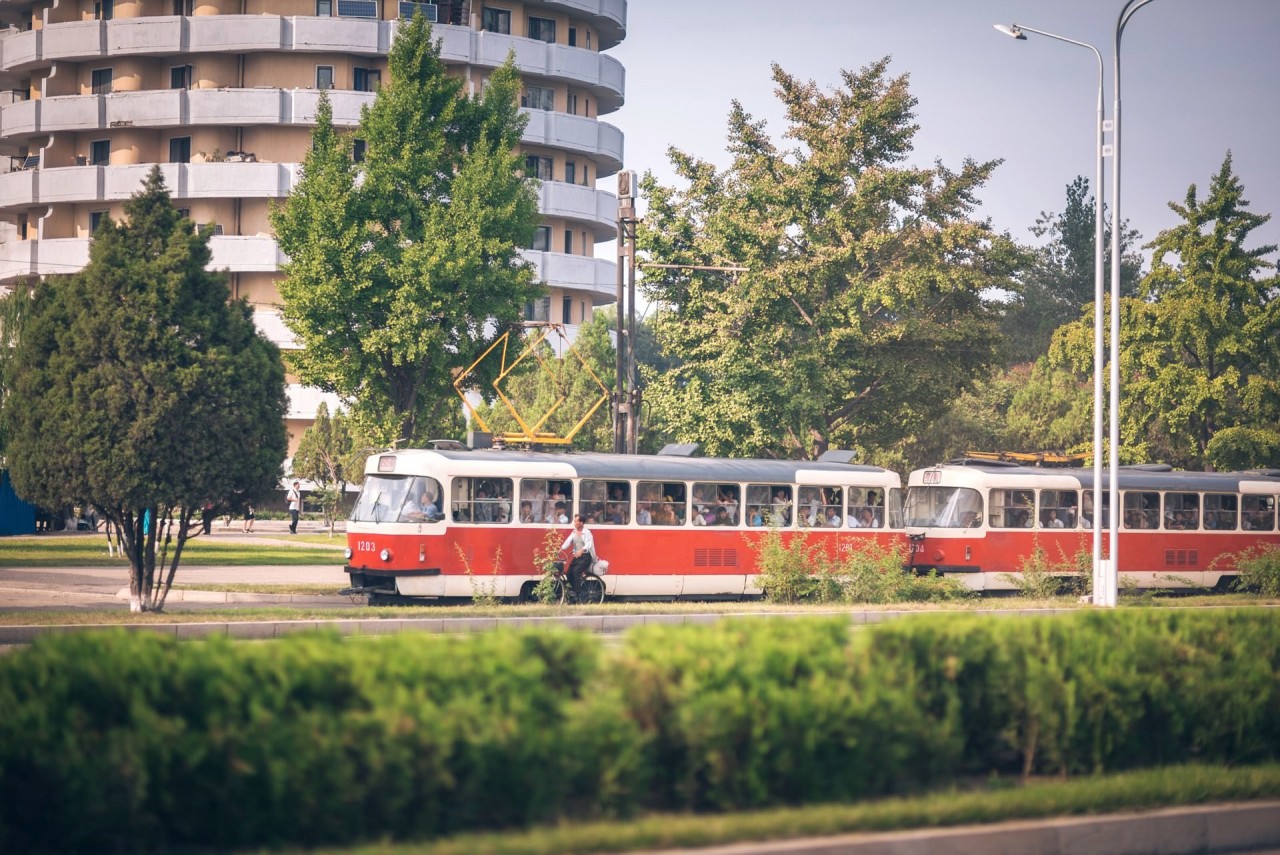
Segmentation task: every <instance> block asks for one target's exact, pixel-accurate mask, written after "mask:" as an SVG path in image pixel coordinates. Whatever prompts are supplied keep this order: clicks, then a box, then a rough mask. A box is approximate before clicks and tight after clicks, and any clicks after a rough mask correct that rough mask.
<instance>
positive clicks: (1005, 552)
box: [903, 459, 1280, 591]
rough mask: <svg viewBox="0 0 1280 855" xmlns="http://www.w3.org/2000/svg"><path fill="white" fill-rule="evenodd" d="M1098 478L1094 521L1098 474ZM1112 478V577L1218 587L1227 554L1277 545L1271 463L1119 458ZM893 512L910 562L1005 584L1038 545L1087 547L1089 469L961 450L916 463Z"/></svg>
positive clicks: (977, 583)
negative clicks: (1209, 466)
mask: <svg viewBox="0 0 1280 855" xmlns="http://www.w3.org/2000/svg"><path fill="white" fill-rule="evenodd" d="M1103 489H1104V492H1103V507H1102V523H1103V527H1104V532H1105V529H1106V527H1107V525H1108V521H1109V513H1110V504H1109V502H1110V497H1109V494H1108V492H1107V490H1109V481H1108V478H1107V477H1106V475H1105V474H1104V478H1103ZM1119 489H1120V502H1121V505H1120V507H1121V514H1120V523H1119V535H1120V547H1119V551H1120V566H1119V568H1118V572H1119V574H1120V578H1121V580H1122V582H1127V583H1129V584H1135V585H1137V586H1138V587H1158V588H1172V587H1188V586H1204V587H1210V588H1214V587H1217V588H1222V587H1225V585H1226V584H1227V583H1229V582H1230V581H1231V580H1232V579H1234V578H1235V576H1236V568H1235V565H1234V560H1233V559H1234V557H1235V556H1236V555H1238V554H1240V553H1241V552H1243V551H1245V550H1249V549H1253V548H1256V547H1258V546H1260V545H1264V544H1270V545H1275V546H1280V531H1277V521H1276V503H1277V500H1278V499H1280V470H1276V469H1266V470H1251V471H1246V472H1185V471H1178V470H1174V469H1172V468H1171V467H1169V466H1166V465H1162V464H1147V465H1138V466H1122V467H1120V471H1119ZM903 515H904V517H905V523H906V532H907V536H908V538H909V539H910V541H911V563H912V566H914V567H915V568H916V569H917V570H920V571H925V570H936V571H938V572H939V573H942V574H944V575H947V576H955V577H958V578H960V579H961V580H963V581H964V582H965V584H966V585H968V587H970V588H973V589H975V590H980V591H984V590H987V591H989V590H1011V589H1013V588H1015V587H1016V582H1015V581H1014V580H1013V579H1010V578H1008V576H1009V574H1016V573H1018V572H1020V571H1021V570H1022V567H1023V562H1024V561H1025V560H1026V559H1027V558H1029V557H1030V556H1032V555H1033V554H1035V552H1036V550H1037V549H1040V550H1043V552H1044V555H1045V557H1046V559H1047V561H1048V562H1049V563H1050V564H1051V565H1053V564H1056V565H1058V566H1062V567H1067V566H1070V565H1071V564H1072V563H1073V562H1074V560H1075V558H1076V556H1078V555H1080V554H1081V553H1084V554H1087V555H1090V556H1091V555H1092V552H1093V471H1092V469H1088V470H1085V469H1054V468H1039V467H1028V466H1019V465H1016V464H1012V463H1005V462H999V461H990V460H971V459H965V460H960V461H953V462H952V463H950V464H945V465H939V466H931V467H929V468H927V469H918V470H916V471H915V472H912V473H911V475H910V477H909V478H908V481H907V495H906V499H905V503H904V508H903ZM1106 548H1107V537H1106V536H1105V534H1104V537H1103V550H1104V553H1105V550H1106ZM1104 557H1105V555H1104Z"/></svg>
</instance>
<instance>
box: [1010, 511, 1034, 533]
mask: <svg viewBox="0 0 1280 855" xmlns="http://www.w3.org/2000/svg"><path fill="white" fill-rule="evenodd" d="M1013 527H1014V528H1031V511H1030V510H1028V509H1027V508H1014V511H1013Z"/></svg>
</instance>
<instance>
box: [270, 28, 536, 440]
mask: <svg viewBox="0 0 1280 855" xmlns="http://www.w3.org/2000/svg"><path fill="white" fill-rule="evenodd" d="M388 65H389V80H388V81H387V82H385V83H384V84H383V86H382V88H381V89H379V91H378V94H377V96H376V98H375V100H374V102H373V104H372V105H370V106H368V107H366V108H364V110H363V111H362V113H361V119H360V126H359V128H358V129H357V130H356V132H355V134H354V136H355V137H356V138H359V139H361V140H363V141H364V142H365V152H364V158H363V160H361V161H360V162H356V161H355V160H354V157H353V151H352V143H351V138H350V137H348V136H345V135H341V134H339V133H337V132H336V131H335V129H334V127H333V116H332V110H331V108H330V106H329V104H328V102H327V100H326V99H322V100H321V105H320V108H319V110H318V114H317V118H316V122H317V125H316V129H315V132H314V134H313V136H312V147H311V151H310V153H309V154H308V156H307V158H306V160H305V161H304V163H303V167H302V177H301V179H300V180H299V182H298V184H297V186H296V187H295V189H294V192H293V193H292V194H291V195H290V197H289V199H288V200H287V201H286V203H285V204H284V205H283V206H282V207H279V208H277V209H276V210H274V211H273V214H272V225H273V226H274V228H275V231H276V235H277V238H278V240H279V241H280V246H281V248H282V249H283V250H284V251H285V252H286V253H288V255H289V258H290V261H289V263H288V264H287V265H286V266H285V269H284V272H285V277H284V279H283V280H282V281H281V283H280V293H281V296H282V297H283V299H284V316H285V320H286V321H287V323H288V324H289V326H290V328H291V329H292V330H293V331H294V332H295V333H296V334H297V336H298V338H299V340H300V341H301V343H302V345H303V349H302V350H301V351H300V352H298V353H297V354H296V355H295V356H294V365H295V366H296V369H297V372H298V374H299V376H300V378H301V379H302V380H303V381H304V382H306V383H310V384H314V385H316V386H318V387H320V388H322V389H325V390H329V391H334V392H337V393H339V394H340V395H341V396H342V397H343V398H344V399H346V400H350V401H351V402H352V407H353V413H352V415H353V417H357V418H358V419H359V420H360V421H361V422H363V423H368V424H370V425H372V426H373V427H374V429H375V430H376V432H377V434H378V436H377V437H376V439H377V441H378V442H380V443H389V442H392V441H394V440H403V441H412V440H416V439H422V438H424V437H427V436H429V435H431V434H432V433H434V432H436V431H438V430H441V428H442V426H445V425H449V426H452V425H453V424H454V423H455V421H456V419H457V417H458V410H459V407H458V403H457V398H456V397H455V396H454V395H453V392H452V389H451V384H452V382H453V376H454V372H455V371H456V370H457V369H459V368H464V367H466V366H467V365H469V364H470V363H471V362H472V360H473V359H474V358H475V357H476V356H477V355H478V354H479V353H480V352H481V351H482V350H483V348H484V347H485V346H487V344H488V342H490V341H491V340H492V338H493V336H494V335H495V334H496V331H498V330H501V329H502V328H503V327H505V326H506V325H508V324H510V323H513V322H515V321H517V320H519V318H520V317H521V314H522V312H523V309H524V306H525V304H526V303H527V302H528V301H529V300H530V299H532V298H533V297H535V296H537V295H538V294H539V293H541V286H540V285H539V284H538V283H536V282H535V281H534V275H533V270H532V267H531V266H530V265H529V264H528V263H526V262H525V261H524V260H523V258H522V257H521V255H520V253H519V248H520V247H523V246H528V245H529V243H530V241H531V240H532V236H533V230H534V228H535V227H536V225H537V222H538V209H537V195H536V190H535V188H534V186H533V184H532V182H531V181H529V180H526V179H525V177H524V176H523V174H522V171H521V170H522V165H523V164H522V162H521V161H520V160H519V159H518V157H517V155H516V154H515V149H516V144H517V143H518V142H519V140H520V135H521V132H522V131H523V129H524V125H525V122H526V119H525V117H523V116H522V115H521V114H520V112H519V110H518V108H517V96H518V94H519V87H520V82H519V78H518V77H517V75H516V72H515V67H514V64H513V61H512V60H511V59H510V58H509V59H508V61H507V62H506V63H505V64H504V65H502V66H501V67H500V68H498V69H497V70H495V71H494V72H493V74H492V75H490V77H489V80H488V82H487V84H486V85H485V87H484V91H483V93H482V94H480V95H479V96H476V97H469V96H467V95H466V94H465V93H464V92H463V88H462V87H463V85H464V84H463V82H462V81H461V80H459V79H457V78H455V77H450V76H449V75H448V74H446V72H445V65H444V63H443V62H442V61H441V59H440V46H439V44H438V43H436V42H433V41H432V38H431V26H430V25H429V24H428V23H427V22H426V20H425V18H424V16H422V15H417V14H415V15H414V17H413V18H412V19H411V20H410V21H408V22H404V23H402V24H401V26H400V27H399V28H398V29H397V30H396V36H395V41H394V42H393V44H392V46H391V51H390V54H389V58H388ZM480 379H484V378H483V377H481V378H480Z"/></svg>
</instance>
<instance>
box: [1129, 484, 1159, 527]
mask: <svg viewBox="0 0 1280 855" xmlns="http://www.w3.org/2000/svg"><path fill="white" fill-rule="evenodd" d="M1122 507H1123V508H1124V527H1125V528H1131V529H1154V528H1159V527H1160V494H1159V493H1125V494H1124V502H1123V505H1122Z"/></svg>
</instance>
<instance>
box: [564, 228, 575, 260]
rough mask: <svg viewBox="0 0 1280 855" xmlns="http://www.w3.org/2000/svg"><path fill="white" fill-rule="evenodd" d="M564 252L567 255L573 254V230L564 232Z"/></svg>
mask: <svg viewBox="0 0 1280 855" xmlns="http://www.w3.org/2000/svg"><path fill="white" fill-rule="evenodd" d="M564 252H565V255H572V254H573V229H565V230H564Z"/></svg>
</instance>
